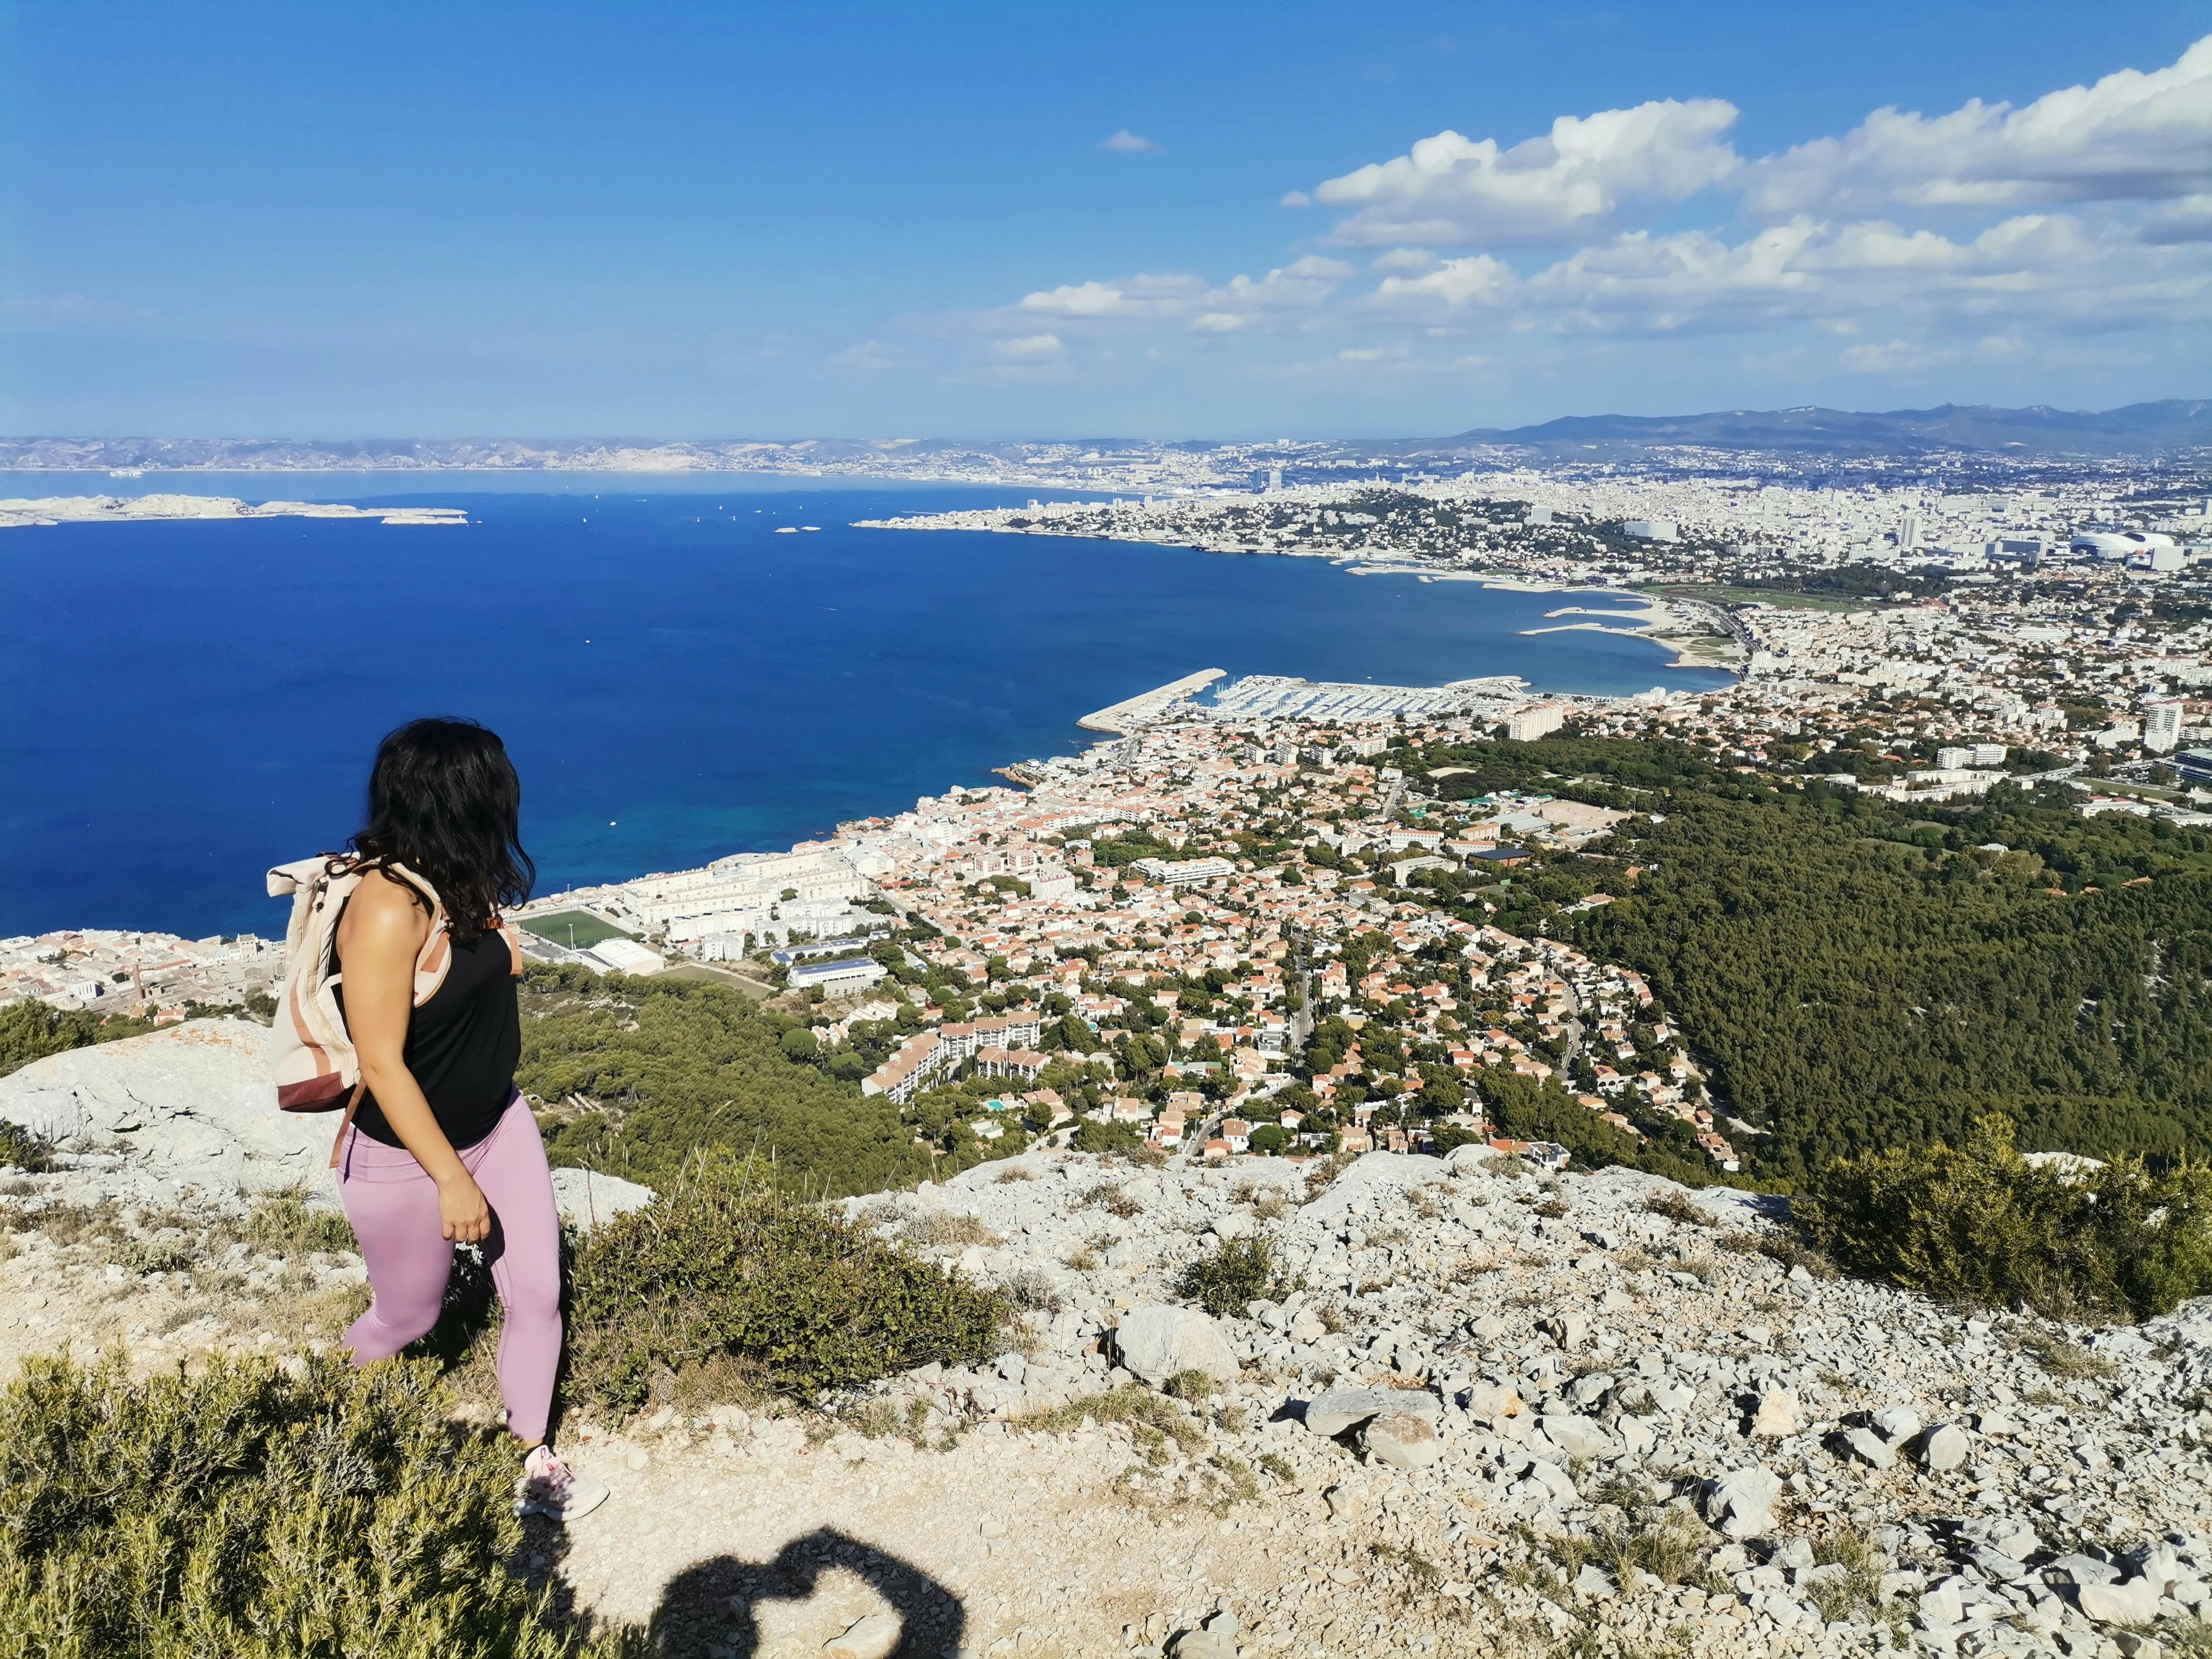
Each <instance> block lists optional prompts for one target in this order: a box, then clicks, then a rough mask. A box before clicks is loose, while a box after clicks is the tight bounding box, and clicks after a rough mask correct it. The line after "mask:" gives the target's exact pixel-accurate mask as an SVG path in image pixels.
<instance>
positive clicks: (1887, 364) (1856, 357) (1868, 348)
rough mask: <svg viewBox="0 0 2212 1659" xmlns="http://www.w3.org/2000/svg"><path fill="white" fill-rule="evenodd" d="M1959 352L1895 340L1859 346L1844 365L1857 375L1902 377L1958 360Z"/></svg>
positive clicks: (1851, 349)
mask: <svg viewBox="0 0 2212 1659" xmlns="http://www.w3.org/2000/svg"><path fill="white" fill-rule="evenodd" d="M1958 355H1959V354H1958V353H1957V352H1955V351H1944V350H1932V349H1929V347H1928V346H1927V345H1925V344H1924V343H1921V342H1919V341H1917V340H1892V341H1890V342H1888V343H1887V344H1885V345H1855V346H1852V347H1850V349H1847V350H1846V351H1845V352H1844V356H1843V364H1844V368H1848V369H1850V371H1851V373H1852V374H1903V373H1907V372H1910V371H1911V370H1914V369H1921V368H1934V367H1936V365H1937V364H1939V363H1948V362H1952V361H1954V359H1955V358H1956V357H1957V356H1958Z"/></svg>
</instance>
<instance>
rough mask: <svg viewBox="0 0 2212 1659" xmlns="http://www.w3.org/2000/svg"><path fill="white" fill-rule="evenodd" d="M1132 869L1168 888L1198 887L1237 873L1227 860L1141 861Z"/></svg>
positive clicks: (1235, 867)
mask: <svg viewBox="0 0 2212 1659" xmlns="http://www.w3.org/2000/svg"><path fill="white" fill-rule="evenodd" d="M1130 868H1132V869H1133V870H1134V871H1135V872H1137V873H1138V874H1139V875H1140V876H1142V877H1143V878H1145V879H1146V881H1157V882H1158V883H1160V884H1162V885H1163V886H1167V887H1196V886H1199V885H1200V884H1203V883H1206V882H1209V881H1214V880H1218V878H1221V877H1223V876H1233V875H1235V874H1236V873H1237V866H1235V865H1233V864H1231V862H1230V861H1229V860H1227V859H1139V860H1137V861H1136V863H1134V864H1133V865H1132V866H1130Z"/></svg>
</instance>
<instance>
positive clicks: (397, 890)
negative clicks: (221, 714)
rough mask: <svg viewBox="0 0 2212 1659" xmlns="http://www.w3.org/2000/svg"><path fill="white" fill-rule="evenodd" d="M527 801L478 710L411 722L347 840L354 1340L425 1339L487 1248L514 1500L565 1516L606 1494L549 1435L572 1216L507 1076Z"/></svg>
mask: <svg viewBox="0 0 2212 1659" xmlns="http://www.w3.org/2000/svg"><path fill="white" fill-rule="evenodd" d="M521 805H522V785H521V783H520V781H518V780H517V778H516V777H515V775H514V768H513V765H512V764H511V763H509V762H508V760H507V750H506V748H505V747H504V746H503V745H502V744H501V743H500V740H499V739H498V738H496V737H495V736H494V735H493V734H492V733H490V732H487V731H485V730H484V728H483V727H482V726H478V725H477V724H475V723H474V722H473V721H471V720H415V721H413V722H411V723H410V724H409V725H406V726H401V727H400V728H399V729H398V731H396V732H392V734H391V735H390V736H389V737H387V738H385V740H384V741H383V743H382V744H380V745H379V746H378V749H377V751H376V764H375V766H374V769H372V770H371V772H370V774H369V780H368V823H365V824H364V825H363V826H362V829H361V832H360V833H359V834H358V835H356V836H355V837H354V838H353V850H354V854H355V857H356V860H358V862H359V864H360V866H362V867H363V868H365V869H366V870H367V871H368V872H369V873H368V874H367V875H366V876H365V877H364V878H363V879H362V883H361V884H360V886H359V887H357V888H356V890H354V894H353V896H352V897H351V898H350V899H349V901H348V902H347V904H346V908H345V911H344V914H343V915H342V916H341V917H340V918H339V921H338V925H337V931H336V935H335V939H336V950H337V967H338V970H339V973H340V975H342V977H341V979H340V981H339V991H338V994H339V997H340V1000H341V1002H340V1006H341V1007H342V1009H343V1012H344V1015H345V1022H346V1030H347V1033H348V1034H349V1036H351V1038H352V1039H353V1044H354V1049H355V1052H356V1055H357V1056H358V1058H359V1060H360V1062H361V1080H362V1092H361V1096H360V1099H359V1101H358V1103H357V1104H356V1108H355V1110H354V1112H353V1114H352V1118H351V1121H350V1124H349V1127H347V1128H346V1129H345V1130H344V1131H343V1133H342V1135H341V1136H340V1139H339V1151H338V1158H337V1164H338V1170H339V1191H340V1193H341V1194H342V1196H343V1200H344V1202H345V1211H346V1218H347V1219H348V1220H349V1221H350V1222H351V1223H352V1224H353V1231H354V1237H356V1238H357V1239H359V1240H360V1242H361V1255H362V1261H363V1263H364V1264H366V1266H367V1267H368V1282H369V1287H370V1289H371V1290H372V1291H374V1300H373V1301H372V1302H371V1303H370V1304H369V1309H368V1312H367V1313H365V1314H363V1315H362V1316H361V1317H360V1318H359V1319H358V1320H356V1321H355V1322H354V1324H353V1328H351V1329H350V1330H349V1331H348V1332H347V1333H346V1337H345V1340H346V1345H347V1346H348V1347H349V1348H350V1349H351V1350H352V1351H353V1361H354V1364H356V1365H366V1364H370V1363H372V1362H373V1361H375V1360H379V1359H384V1358H389V1357H390V1356H392V1355H393V1354H396V1353H398V1352H399V1351H400V1350H401V1349H402V1348H404V1347H405V1346H407V1345H408V1344H409V1343H410V1342H412V1341H414V1340H416V1338H417V1337H419V1336H422V1335H423V1334H426V1333H427V1332H428V1330H429V1329H430V1328H431V1327H432V1326H433V1325H435V1324H436V1323H437V1322H438V1313H439V1310H440V1309H441V1306H442V1305H443V1304H444V1300H445V1294H446V1280H447V1275H448V1274H449V1273H451V1272H452V1270H453V1246H454V1245H455V1244H456V1243H461V1244H476V1245H479V1246H481V1247H482V1248H483V1253H484V1256H485V1259H486V1261H489V1264H490V1267H491V1274H492V1282H493V1283H494V1284H495V1285H496V1286H497V1287H498V1290H499V1296H500V1301H501V1304H503V1306H504V1307H505V1309H506V1313H507V1317H506V1321H505V1322H504V1324H503V1325H502V1326H501V1330H500V1339H499V1388H500V1393H501V1395H502V1396H503V1397H504V1399H505V1401H506V1402H507V1427H508V1429H509V1430H510V1431H512V1432H513V1434H514V1436H515V1437H516V1438H517V1439H519V1440H520V1441H521V1443H522V1444H523V1448H524V1458H523V1465H522V1474H520V1476H519V1477H518V1478H517V1480H516V1481H515V1499H516V1507H517V1509H518V1510H520V1512H521V1513H524V1514H538V1515H549V1516H556V1517H557V1518H558V1519H560V1520H562V1521H571V1520H574V1519H575V1518H576V1517H577V1516H580V1515H584V1514H586V1513H588V1512H589V1511H590V1510H593V1509H595V1508H597V1507H598V1505H599V1503H600V1502H601V1501H602V1500H603V1499H605V1497H606V1495H607V1489H606V1486H605V1484H604V1483H602V1482H599V1481H597V1480H591V1479H589V1478H588V1477H586V1476H583V1475H579V1474H574V1472H572V1471H571V1470H570V1469H569V1468H568V1466H567V1465H566V1464H565V1463H563V1462H562V1461H561V1460H560V1458H559V1457H558V1456H556V1455H555V1454H554V1451H553V1449H552V1447H550V1445H548V1444H547V1443H546V1441H545V1428H546V1419H547V1418H548V1416H549V1415H550V1412H551V1409H552V1404H553V1378H554V1373H555V1372H556V1370H557V1369H558V1368H559V1365H560V1363H561V1230H560V1220H559V1218H558V1215H557V1213H556V1210H555V1208H554V1203H553V1177H552V1173H551V1171H550V1170H549V1169H548V1168H547V1167H546V1163H545V1147H544V1142H543V1141H541V1140H540V1139H538V1124H537V1121H536V1120H535V1119H533V1118H532V1116H531V1115H530V1109H529V1108H528V1107H527V1106H526V1105H525V1104H523V1103H522V1098H521V1097H520V1095H519V1094H518V1093H517V1092H516V1091H515V1087H514V1067H515V1063H516V1061H517V1060H520V1058H521V1054H522V1028H521V1021H520V1013H519V1011H518V1009H517V1007H516V1004H515V978H516V976H517V975H520V973H521V971H522V957H521V951H520V948H519V947H517V946H516V945H514V944H513V936H512V934H511V933H509V932H507V930H506V928H505V927H504V925H503V924H502V923H501V921H500V918H499V909H500V907H501V905H506V904H515V903H519V902H521V901H522V900H523V899H524V898H526V897H527V896H528V895H529V892H530V884H531V880H532V878H533V877H534V875H535V874H536V871H535V870H534V868H533V867H532V865H531V862H530V857H529V854H526V853H525V852H524V851H523V850H522V847H521V844H520V839H519V836H520V813H521ZM394 866H403V867H401V868H395V867H394ZM410 875H412V876H414V877H416V878H420V881H421V882H422V884H427V885H428V887H429V888H430V889H431V890H433V892H434V893H435V900H434V898H433V897H432V896H431V894H427V893H425V892H424V890H423V888H422V885H418V884H417V883H416V881H413V880H410V879H409V876H410ZM433 927H443V928H444V929H446V932H447V942H448V943H449V945H451V947H452V958H451V962H450V964H449V965H448V967H447V970H446V976H445V979H444V981H442V982H441V984H440V985H439V986H438V987H437V989H436V991H435V993H434V994H432V995H431V996H430V997H429V999H428V1000H427V1001H425V1002H423V1003H422V1006H420V1007H417V1006H415V970H416V960H417V958H418V957H420V956H421V955H422V948H423V946H424V945H426V944H428V942H429V939H430V934H431V930H432V928H433Z"/></svg>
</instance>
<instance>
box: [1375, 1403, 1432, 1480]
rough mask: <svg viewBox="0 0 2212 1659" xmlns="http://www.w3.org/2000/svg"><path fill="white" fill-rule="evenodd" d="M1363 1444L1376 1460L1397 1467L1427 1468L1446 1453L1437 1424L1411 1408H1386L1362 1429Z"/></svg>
mask: <svg viewBox="0 0 2212 1659" xmlns="http://www.w3.org/2000/svg"><path fill="white" fill-rule="evenodd" d="M1360 1447H1361V1449H1362V1450H1364V1452H1365V1453H1366V1454H1367V1455H1368V1456H1369V1458H1370V1459H1371V1460H1372V1461H1374V1462H1377V1463H1387V1464H1389V1466H1390V1467H1391V1468H1396V1469H1425V1468H1428V1467H1429V1465H1430V1464H1431V1463H1434V1462H1437V1460H1438V1459H1439V1458H1441V1457H1442V1456H1443V1455H1444V1443H1443V1436H1441V1435H1439V1434H1438V1433H1437V1431H1436V1425H1434V1424H1432V1423H1431V1422H1430V1421H1429V1420H1428V1419H1426V1418H1425V1417H1417V1416H1415V1415H1414V1414H1413V1413H1411V1412H1385V1413H1383V1414H1382V1415H1381V1416H1380V1417H1377V1418H1375V1419H1372V1420H1370V1422H1369V1423H1368V1425H1367V1426H1366V1428H1365V1429H1364V1430H1363V1431H1361V1434H1360Z"/></svg>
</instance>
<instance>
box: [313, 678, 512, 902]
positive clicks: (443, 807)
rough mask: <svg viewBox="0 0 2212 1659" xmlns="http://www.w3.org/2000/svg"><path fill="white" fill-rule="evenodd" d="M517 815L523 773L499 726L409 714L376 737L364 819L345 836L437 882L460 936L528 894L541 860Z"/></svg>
mask: <svg viewBox="0 0 2212 1659" xmlns="http://www.w3.org/2000/svg"><path fill="white" fill-rule="evenodd" d="M521 819H522V781H521V780H520V778H518V777H516V776H515V775H514V764H513V762H511V761H509V760H508V759H507V745H506V744H502V743H501V742H500V740H499V738H498V737H497V735H496V734H495V733H493V732H488V731H486V730H485V729H484V728H483V726H479V725H477V723H476V722H475V721H474V720H455V719H452V718H437V719H430V720H410V721H408V722H407V724H406V725H404V726H401V727H400V728H399V729H398V731H396V732H389V733H387V734H386V737H385V739H384V741H383V742H382V743H380V744H377V746H376V763H375V765H374V766H373V767H371V768H370V769H369V774H368V822H366V823H363V824H362V827H361V829H359V830H358V831H357V832H356V834H355V836H354V838H353V840H352V842H351V843H350V845H351V846H352V848H353V850H354V854H355V855H356V857H357V858H358V859H359V860H361V862H362V864H363V865H365V866H368V867H370V868H372V869H373V868H375V867H377V866H380V865H384V864H389V863H393V862H397V863H400V864H404V865H405V866H407V867H408V868H409V869H410V870H412V871H414V872H416V873H417V874H419V875H421V876H422V878H424V879H425V880H426V881H428V883H429V884H431V885H432V886H433V887H435V888H436V889H437V890H438V896H439V897H440V898H441V899H443V900H444V901H445V904H446V915H447V921H448V923H449V925H450V926H451V927H452V930H453V938H454V939H455V940H456V941H458V942H459V943H461V944H466V943H468V942H469V941H470V940H471V939H479V938H482V937H483V933H484V931H485V929H486V928H488V927H489V926H490V925H491V922H492V920H493V918H494V917H495V916H496V915H498V913H499V912H500V910H501V909H502V908H505V907H506V906H507V905H511V904H520V903H521V902H522V901H523V900H525V899H526V898H528V897H529V896H530V888H531V884H532V882H534V881H535V880H536V879H537V878H538V866H536V865H534V864H532V862H531V861H530V854H527V853H526V852H524V851H523V850H522V841H521V828H522V823H521Z"/></svg>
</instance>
